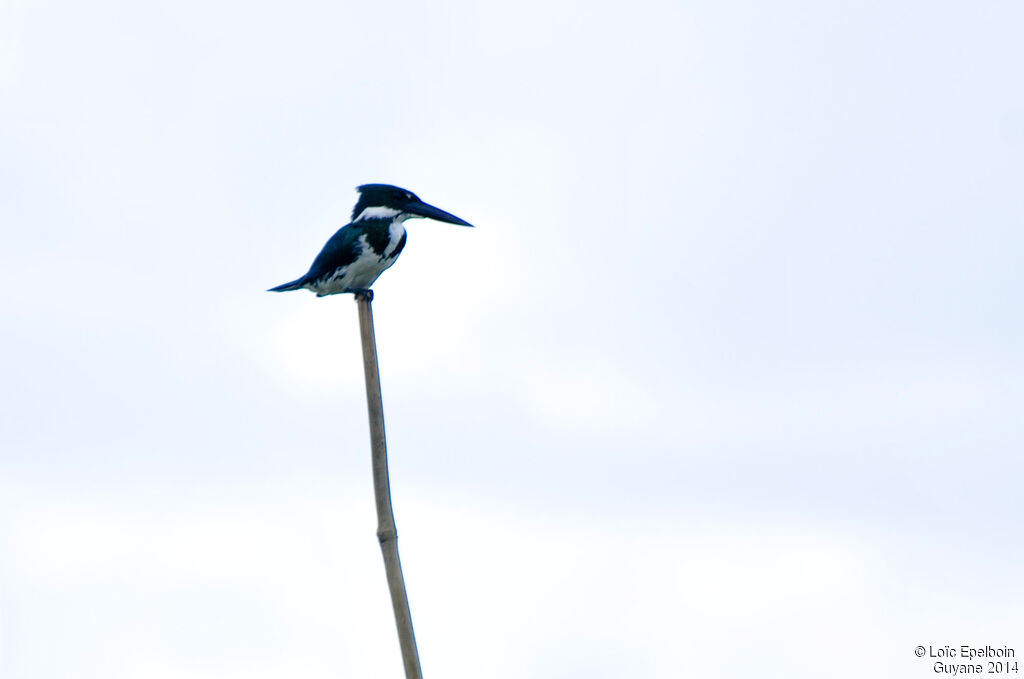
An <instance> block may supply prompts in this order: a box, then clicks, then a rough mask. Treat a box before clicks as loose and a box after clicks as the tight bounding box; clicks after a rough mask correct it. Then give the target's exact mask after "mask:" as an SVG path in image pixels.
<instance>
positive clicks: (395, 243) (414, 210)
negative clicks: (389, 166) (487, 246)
mask: <svg viewBox="0 0 1024 679" xmlns="http://www.w3.org/2000/svg"><path fill="white" fill-rule="evenodd" d="M356 190H357V191H358V192H359V200H358V201H357V202H356V206H355V207H354V208H352V221H351V222H350V223H348V224H346V225H345V226H343V227H341V228H340V229H338V231H337V233H335V234H334V235H333V236H331V237H330V239H329V240H328V241H327V243H326V244H325V245H324V247H323V249H322V250H321V251H320V254H319V255H317V256H316V259H314V260H313V265H312V266H311V267H309V271H307V272H306V274H305V275H304V276H303V277H302V278H298V279H296V280H294V281H292V282H291V283H284V284H283V285H279V286H277V287H276V288H270V290H268V292H286V291H288V290H301V289H302V288H305V289H307V290H312V291H313V292H315V293H316V296H317V297H323V296H324V295H337V294H339V293H343V292H351V293H353V294H354V295H355V296H356V297H357V298H360V297H361V298H365V299H367V300H372V299H373V291H372V290H370V286H371V285H373V283H374V281H376V280H377V278H378V277H379V276H380V275H381V274H382V273H384V271H385V269H387V268H388V267H390V266H391V265H392V264H394V263H395V260H396V259H398V255H400V254H402V248H404V247H405V227H404V226H402V222H404V221H405V220H406V219H413V218H419V217H426V218H428V219H436V220H437V221H439V222H448V223H449V224H459V225H461V226H473V225H472V224H470V223H469V222H467V221H465V220H463V219H459V218H458V217H456V216H455V215H453V214H451V213H449V212H445V211H444V210H442V209H440V208H436V207H434V206H433V205H429V204H427V203H424V202H423V201H422V200H420V199H419V198H418V197H417V196H416V194H414V193H413V192H411V191H407V190H405V189H403V188H399V187H397V186H392V185H390V184H363V185H362V186H359V187H357V188H356Z"/></svg>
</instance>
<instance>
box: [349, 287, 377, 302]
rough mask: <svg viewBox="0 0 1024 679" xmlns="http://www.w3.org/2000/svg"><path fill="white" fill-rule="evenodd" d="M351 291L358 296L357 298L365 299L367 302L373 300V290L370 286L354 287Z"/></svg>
mask: <svg viewBox="0 0 1024 679" xmlns="http://www.w3.org/2000/svg"><path fill="white" fill-rule="evenodd" d="M351 292H352V294H353V295H355V296H356V299H357V300H360V299H365V300H366V301H367V302H372V301H373V290H371V289H370V288H354V289H352V290H351Z"/></svg>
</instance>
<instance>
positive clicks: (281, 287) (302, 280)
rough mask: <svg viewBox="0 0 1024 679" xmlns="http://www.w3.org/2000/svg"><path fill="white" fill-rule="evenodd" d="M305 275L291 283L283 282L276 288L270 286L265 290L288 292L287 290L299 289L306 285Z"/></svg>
mask: <svg viewBox="0 0 1024 679" xmlns="http://www.w3.org/2000/svg"><path fill="white" fill-rule="evenodd" d="M306 282H307V281H306V277H305V276H303V277H302V278H298V279H296V280H294V281H292V282H291V283H284V284H283V285H279V286H277V287H276V288H270V289H269V290H267V292H288V291H289V290H301V289H302V288H304V287H305V286H306Z"/></svg>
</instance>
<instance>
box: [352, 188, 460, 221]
mask: <svg viewBox="0 0 1024 679" xmlns="http://www.w3.org/2000/svg"><path fill="white" fill-rule="evenodd" d="M356 190H357V191H359V201H358V202H357V203H356V206H355V207H354V208H352V221H354V222H358V221H359V220H361V219H395V218H400V219H408V218H410V217H426V218H428V219H436V220H437V221H439V222H448V223H449V224H460V225H462V226H473V225H472V224H470V223H469V222H467V221H465V220H462V219H459V218H458V217H456V216H455V215H453V214H451V213H448V212H445V211H444V210H442V209H440V208H436V207H434V206H433V205H429V204H427V203H424V202H423V201H422V200H420V199H419V198H418V197H417V196H416V194H414V193H413V192H412V191H406V190H405V189H402V188H399V187H397V186H391V185H390V184H363V185H362V186H360V187H358V188H357V189H356Z"/></svg>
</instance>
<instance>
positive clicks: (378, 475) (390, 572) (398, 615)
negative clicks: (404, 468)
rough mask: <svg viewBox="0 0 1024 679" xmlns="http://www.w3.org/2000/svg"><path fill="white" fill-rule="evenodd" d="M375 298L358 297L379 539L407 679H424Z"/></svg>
mask: <svg viewBox="0 0 1024 679" xmlns="http://www.w3.org/2000/svg"><path fill="white" fill-rule="evenodd" d="M371 300H372V298H371V297H369V296H368V295H356V304H357V305H358V307H359V334H360V337H361V338H362V342H363V371H364V372H365V374H366V407H367V410H368V412H369V415H370V449H371V453H372V457H373V492H374V496H375V497H376V500H377V539H378V540H379V541H380V550H381V552H382V553H383V555H384V572H385V574H386V575H387V579H388V589H389V590H390V591H391V606H392V608H393V609H394V611H395V624H396V625H397V626H398V643H399V645H400V646H401V648H402V663H403V665H404V666H405V677H406V679H422V677H423V674H422V672H421V670H420V656H419V652H418V651H417V650H416V636H415V634H413V630H412V614H411V613H410V612H409V595H408V594H407V593H406V591H405V578H404V577H403V576H402V562H401V561H400V560H399V559H398V531H397V530H396V529H395V515H394V513H393V512H392V510H391V483H390V481H389V480H388V450H387V442H386V440H385V437H384V402H383V399H382V398H381V393H380V369H379V367H378V364H377V341H376V338H375V336H374V332H373V309H372V307H371Z"/></svg>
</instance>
